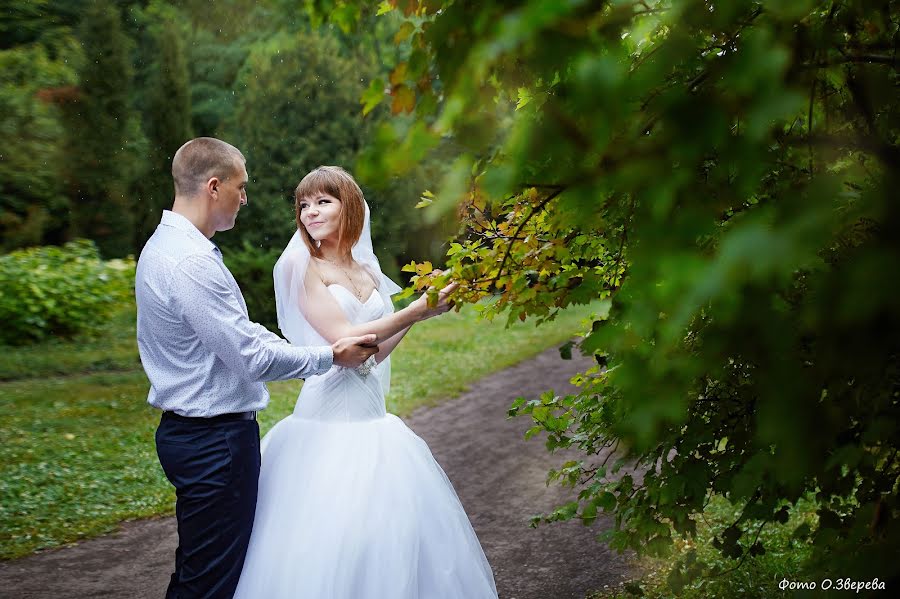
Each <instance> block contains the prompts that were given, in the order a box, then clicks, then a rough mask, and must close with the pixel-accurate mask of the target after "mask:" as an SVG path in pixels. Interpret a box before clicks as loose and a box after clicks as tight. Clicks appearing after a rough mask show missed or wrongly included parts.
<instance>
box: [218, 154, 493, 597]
mask: <svg viewBox="0 0 900 599" xmlns="http://www.w3.org/2000/svg"><path fill="white" fill-rule="evenodd" d="M294 196H295V199H296V213H297V228H298V230H297V232H296V233H295V234H294V237H293V238H292V239H291V241H290V243H289V244H288V246H287V248H286V249H285V250H284V253H283V254H282V255H281V258H279V260H278V262H277V264H276V265H275V299H276V304H277V310H278V325H279V327H280V328H281V330H282V332H283V333H284V335H285V337H287V338H288V340H290V341H291V342H292V343H294V344H297V345H325V344H328V343H331V342H332V341H334V340H335V339H337V338H339V337H346V336H348V335H361V334H365V333H375V334H376V335H377V337H378V345H379V351H378V353H377V354H376V355H375V356H373V357H372V358H369V361H368V362H367V363H365V364H363V365H362V366H360V367H359V368H357V369H347V368H342V367H338V366H335V367H333V368H332V369H331V370H329V371H328V372H327V373H325V374H323V375H320V376H314V377H311V378H309V379H307V380H306V382H305V383H304V385H303V388H302V390H301V392H300V396H299V397H298V399H297V404H296V407H295V408H294V413H293V414H292V415H290V416H288V417H287V418H285V419H284V420H282V421H281V422H279V423H278V424H276V425H275V426H274V427H273V428H272V430H271V431H269V433H268V434H267V435H266V436H265V437H264V438H263V440H262V468H261V471H260V477H259V499H258V503H257V507H256V517H255V519H254V523H253V533H252V536H251V538H250V546H249V548H248V551H247V558H246V560H245V562H244V568H243V572H242V573H241V579H240V583H239V584H238V587H237V591H236V593H235V597H238V598H240V599H263V598H265V599H280V598H281V599H304V598H309V599H444V598H445V599H460V598H465V599H481V598H496V597H497V591H496V587H495V585H494V578H493V575H492V573H491V569H490V566H489V564H488V562H487V559H486V558H485V556H484V552H483V551H482V549H481V545H480V544H479V542H478V539H477V538H476V536H475V532H474V530H473V529H472V526H471V524H470V523H469V519H468V517H467V516H466V513H465V511H464V510H463V507H462V505H461V504H460V502H459V499H458V498H457V496H456V493H455V492H454V490H453V486H452V485H451V484H450V481H449V480H448V479H447V477H446V475H445V474H444V471H443V470H441V467H440V466H439V465H438V464H437V462H435V460H434V458H433V457H432V455H431V452H430V451H429V449H428V446H427V445H426V444H425V442H424V441H422V440H421V439H420V438H419V437H417V436H416V435H415V433H413V432H412V431H411V430H410V429H409V428H407V427H406V425H405V424H403V422H402V421H401V420H400V419H399V418H397V417H396V416H394V415H393V414H388V413H386V411H385V403H384V397H385V393H386V392H387V390H388V387H389V383H390V359H389V354H390V353H391V351H392V350H393V349H394V348H395V347H396V346H397V344H398V343H399V342H400V340H401V339H402V338H403V336H404V335H405V334H406V332H407V331H408V330H409V327H410V326H411V325H412V324H414V323H415V322H418V321H420V320H424V319H426V318H430V317H432V316H436V315H437V314H440V313H443V312H446V311H447V310H448V309H449V303H448V301H447V299H446V296H447V295H448V294H449V293H450V292H452V291H453V286H448V287H446V288H444V289H443V290H441V292H440V294H439V297H440V301H439V302H438V304H437V306H434V307H429V306H428V305H427V302H426V299H425V296H424V295H423V296H422V297H420V298H419V299H417V300H416V301H415V302H413V303H412V304H410V305H409V306H408V307H406V308H404V309H403V310H400V311H398V312H394V310H393V306H392V304H391V299H390V296H391V295H392V294H394V293H396V292H398V291H399V290H400V288H399V287H398V286H397V285H396V284H394V283H393V282H392V281H391V280H389V279H388V278H387V277H385V276H384V274H382V272H381V269H380V268H379V265H378V259H377V258H376V257H375V254H374V252H373V250H372V239H371V231H370V226H369V208H368V205H367V204H366V202H365V199H364V198H363V195H362V191H361V190H360V189H359V186H358V185H357V184H356V182H355V181H354V180H353V178H352V177H351V176H350V174H349V173H347V172H346V171H344V170H343V169H341V168H339V167H331V166H324V167H319V168H317V169H316V170H314V171H313V172H311V173H309V174H308V175H307V176H306V177H304V178H303V180H302V181H301V182H300V184H299V185H298V186H297V189H296V191H295V193H294Z"/></svg>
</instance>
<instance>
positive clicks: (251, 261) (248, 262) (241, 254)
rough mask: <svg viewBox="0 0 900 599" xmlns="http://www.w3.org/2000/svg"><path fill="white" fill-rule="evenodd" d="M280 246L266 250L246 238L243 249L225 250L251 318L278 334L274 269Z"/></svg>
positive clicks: (229, 267)
mask: <svg viewBox="0 0 900 599" xmlns="http://www.w3.org/2000/svg"><path fill="white" fill-rule="evenodd" d="M280 255H281V249H280V248H279V249H269V250H264V249H261V248H258V247H256V246H254V245H251V244H250V242H248V241H244V245H243V248H242V249H240V250H227V249H226V250H225V252H224V259H225V263H226V264H227V265H228V269H229V270H230V271H231V274H233V275H234V278H235V280H236V281H237V282H238V285H239V286H240V288H241V293H243V295H244V300H245V301H246V302H247V311H248V312H249V313H250V320H252V321H254V322H258V323H260V324H261V325H263V326H264V327H266V328H267V329H269V330H270V331H272V332H273V333H279V329H278V317H277V316H276V314H275V282H274V280H273V279H272V269H273V268H275V262H276V261H277V260H278V256H280Z"/></svg>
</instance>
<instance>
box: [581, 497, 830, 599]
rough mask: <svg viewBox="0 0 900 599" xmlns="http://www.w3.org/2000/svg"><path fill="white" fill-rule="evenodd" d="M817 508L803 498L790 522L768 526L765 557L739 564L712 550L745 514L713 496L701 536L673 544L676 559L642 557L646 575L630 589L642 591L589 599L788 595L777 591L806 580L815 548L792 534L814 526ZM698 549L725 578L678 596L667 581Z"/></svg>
mask: <svg viewBox="0 0 900 599" xmlns="http://www.w3.org/2000/svg"><path fill="white" fill-rule="evenodd" d="M815 511H816V505H815V503H813V502H812V501H808V500H802V501H800V502H799V503H798V504H797V506H795V507H794V509H793V510H792V512H791V516H790V519H789V521H788V522H787V523H786V524H769V525H767V526H766V527H764V528H763V529H762V531H761V532H760V535H759V539H760V541H762V542H763V544H764V545H765V547H766V553H765V554H763V555H760V556H750V557H747V559H746V560H744V562H743V563H740V564H739V560H733V559H730V558H726V557H723V556H722V555H721V554H720V553H719V552H718V550H717V549H716V548H715V547H713V544H712V540H713V538H714V536H715V535H716V534H717V533H721V532H722V530H724V529H725V528H726V527H728V526H729V525H730V524H731V523H733V522H734V521H735V520H736V519H737V517H738V515H739V514H740V512H741V506H733V505H731V504H730V503H728V501H727V500H725V499H724V498H722V497H716V498H713V500H712V501H711V502H710V503H709V505H708V506H707V508H706V510H705V511H704V512H703V514H702V515H701V517H700V518H699V519H698V522H697V537H696V538H695V539H692V540H684V539H678V538H676V540H675V546H674V550H673V553H672V555H670V556H669V557H667V558H643V559H641V560H640V561H639V563H638V564H637V569H638V570H639V571H642V572H643V574H642V576H641V578H640V579H639V580H636V581H634V582H633V583H632V585H629V586H631V588H632V589H633V590H634V591H636V590H637V589H636V587H639V588H640V590H641V593H637V592H629V591H622V590H616V591H612V592H610V591H606V592H600V593H596V594H594V595H591V596H590V597H589V599H601V598H602V599H613V598H614V599H634V598H635V597H636V596H638V595H640V596H642V597H645V598H646V599H670V598H675V597H677V598H678V599H715V598H723V599H757V598H759V599H762V598H766V597H774V596H783V595H784V594H785V591H781V590H779V588H778V583H779V581H781V580H782V579H784V578H787V579H788V580H794V581H798V580H806V579H804V577H803V575H802V564H803V562H804V561H805V560H806V558H807V557H809V555H810V553H811V549H812V548H811V547H810V546H809V545H808V544H805V543H802V542H800V541H798V540H796V539H794V538H793V531H794V530H795V529H796V528H797V527H798V526H799V525H800V524H803V523H807V524H810V525H813V524H814V523H815V518H816V515H815ZM691 551H695V552H696V555H697V560H698V561H699V562H703V563H706V564H708V565H715V566H718V567H719V568H720V569H721V571H723V574H721V575H718V576H709V577H706V578H699V579H697V580H695V581H693V582H692V583H691V584H689V585H687V586H686V587H685V588H683V589H682V590H680V591H679V592H678V593H675V592H674V591H673V590H672V589H671V588H670V587H669V584H668V582H667V580H666V579H667V576H668V572H669V570H670V568H671V567H672V565H673V564H675V563H676V561H678V560H679V559H681V558H684V557H685V556H687V555H688V553H689V552H691Z"/></svg>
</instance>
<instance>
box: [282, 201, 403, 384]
mask: <svg viewBox="0 0 900 599" xmlns="http://www.w3.org/2000/svg"><path fill="white" fill-rule="evenodd" d="M363 203H364V204H365V220H364V222H363V230H362V233H361V234H360V236H359V241H357V242H356V244H355V245H354V246H353V249H352V250H351V253H352V255H353V259H354V260H356V262H358V263H359V264H361V265H362V266H363V267H364V268H365V269H367V270H368V271H369V272H370V273H371V274H372V276H373V277H374V278H375V280H376V281H378V293H379V294H380V295H381V299H382V301H383V302H384V305H385V308H386V310H385V314H389V313H391V312H393V311H394V305H393V303H392V302H391V296H392V295H394V294H395V293H398V292H400V290H401V287H400V286H399V285H397V284H396V283H394V282H393V281H391V280H390V279H389V278H387V277H386V276H385V275H384V273H383V272H381V266H380V265H379V263H378V258H377V257H376V256H375V251H374V250H373V249H372V229H371V225H370V223H369V204H368V202H365V200H363ZM310 259H311V256H310V253H309V248H307V247H306V244H305V243H304V242H303V239H302V238H301V237H300V231H295V232H294V236H293V237H291V240H290V242H288V244H287V247H286V248H284V252H282V254H281V257H280V258H278V262H276V263H275V269H274V271H273V275H274V278H275V309H276V312H277V314H278V328H280V329H281V333H282V334H283V335H284V337H285V339H287V340H288V341H290V342H291V343H292V344H294V345H303V346H310V345H330V343H329V342H328V341H326V340H325V339H324V338H323V337H322V336H321V335H319V333H318V332H317V331H316V330H315V329H314V328H313V326H312V325H311V324H310V323H309V322H308V321H307V320H306V317H305V316H304V314H303V312H304V310H303V308H304V306H305V305H306V304H307V302H308V301H309V299H308V297H307V294H306V286H305V285H304V281H305V277H306V269H307V268H308V267H309V261H310ZM390 361H391V360H390V357H387V358H385V359H384V360H383V361H382V362H381V363H380V364H379V365H378V367H377V368H375V369H374V370H372V374H374V375H376V376H378V377H379V379H380V381H381V386H382V388H383V389H384V392H385V393H387V392H388V391H389V390H390V381H391V365H390ZM370 376H371V375H370Z"/></svg>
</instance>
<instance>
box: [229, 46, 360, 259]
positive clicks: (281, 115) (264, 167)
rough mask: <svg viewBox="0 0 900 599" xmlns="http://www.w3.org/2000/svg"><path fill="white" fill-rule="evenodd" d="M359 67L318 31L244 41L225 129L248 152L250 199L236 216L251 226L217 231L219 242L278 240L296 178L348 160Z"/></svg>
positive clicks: (352, 150)
mask: <svg viewBox="0 0 900 599" xmlns="http://www.w3.org/2000/svg"><path fill="white" fill-rule="evenodd" d="M365 72H366V65H360V64H357V63H355V62H353V61H351V60H349V59H347V58H346V57H344V56H342V53H341V49H340V47H339V46H338V43H337V42H336V41H335V40H334V39H333V38H331V37H329V36H327V35H326V34H324V33H315V32H311V33H297V34H287V33H279V34H276V35H273V36H270V37H268V38H266V39H265V40H262V41H259V42H257V43H255V44H254V45H253V46H252V47H251V49H250V54H249V56H248V57H247V60H246V62H245V63H244V66H243V67H242V69H241V72H240V74H239V75H238V80H237V83H236V85H235V86H236V88H237V91H238V100H237V105H236V108H235V112H234V114H233V115H232V118H231V120H230V122H229V123H227V124H226V126H225V131H226V133H227V134H226V135H225V136H224V137H225V138H226V139H228V140H229V141H231V142H232V143H234V144H235V145H236V146H237V147H239V148H240V149H241V151H242V152H243V153H244V155H245V156H246V157H247V164H248V171H249V174H250V178H251V184H250V185H249V186H248V197H249V205H248V206H247V208H245V209H244V210H242V216H241V218H242V219H247V220H249V221H251V222H252V223H253V226H252V228H250V227H244V230H243V231H240V234H239V236H237V235H224V236H223V238H222V243H223V245H224V246H226V247H235V246H239V244H240V242H243V241H248V242H250V243H251V244H253V245H256V246H258V247H261V248H272V247H275V248H278V249H282V248H283V247H284V245H285V244H286V243H287V240H288V239H290V237H291V235H293V232H294V231H295V230H296V224H295V221H294V210H293V190H294V187H295V186H296V185H297V183H298V182H299V181H300V179H301V178H302V177H303V176H304V175H305V174H306V173H307V172H309V171H310V170H312V169H313V168H315V167H317V166H319V165H322V164H340V165H349V164H351V163H352V160H353V158H354V156H355V154H356V151H357V149H358V148H359V145H360V143H361V140H362V139H363V135H362V132H363V129H364V127H363V123H362V119H361V116H360V115H359V114H358V111H357V106H358V98H359V95H360V94H361V93H362V90H363V89H364V87H363V83H361V81H365V77H366V75H365ZM238 228H239V229H240V225H238Z"/></svg>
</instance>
